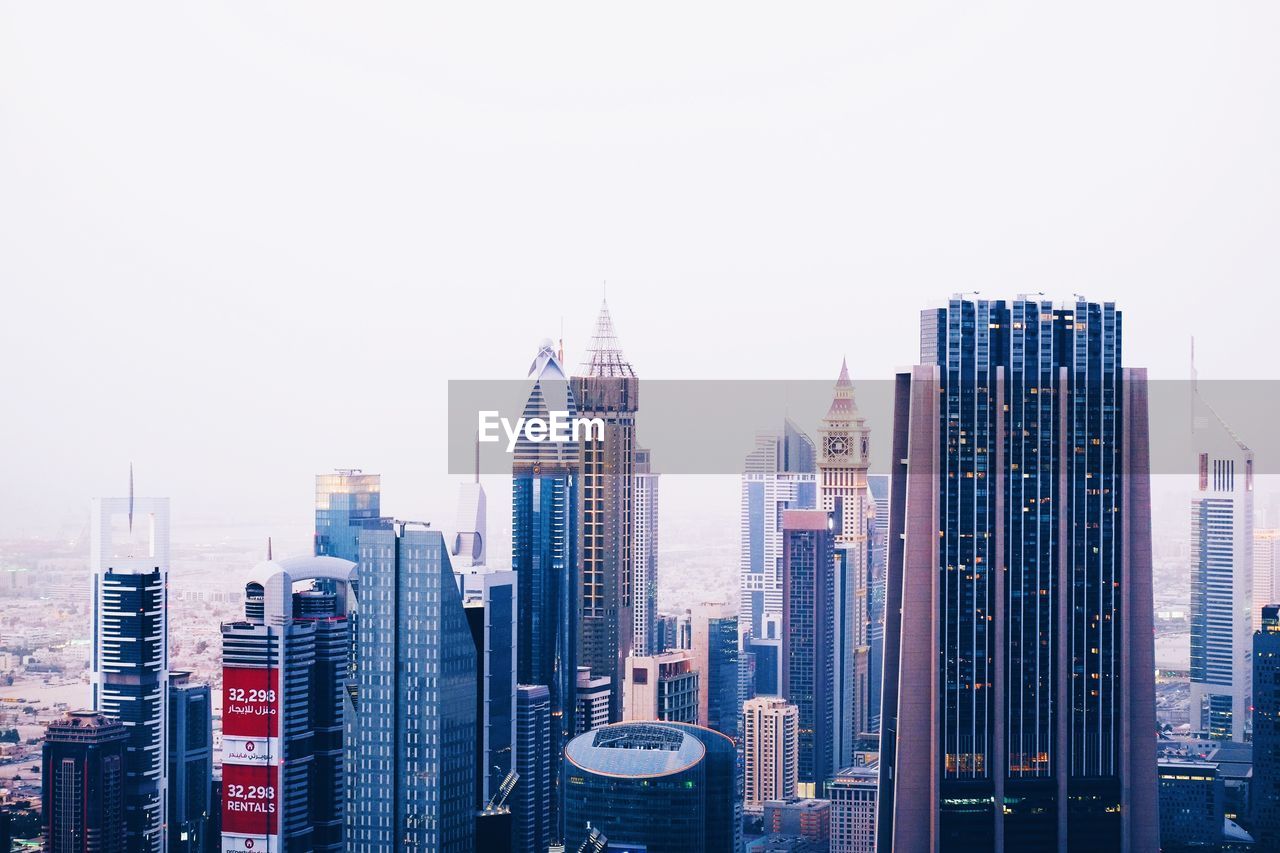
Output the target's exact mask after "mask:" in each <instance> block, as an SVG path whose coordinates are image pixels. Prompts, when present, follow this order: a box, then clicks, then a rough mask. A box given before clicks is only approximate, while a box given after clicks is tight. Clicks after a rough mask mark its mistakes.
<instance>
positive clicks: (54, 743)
mask: <svg viewBox="0 0 1280 853" xmlns="http://www.w3.org/2000/svg"><path fill="white" fill-rule="evenodd" d="M128 742H129V732H128V730H126V729H125V727H124V726H123V725H121V723H120V721H119V720H115V719H112V718H111V717H105V716H103V715H101V714H99V713H97V712H96V711H70V712H68V713H67V714H66V715H65V716H63V717H62V719H60V720H54V721H53V722H51V723H50V724H49V726H48V728H47V729H46V731H45V740H44V747H43V756H42V769H43V772H42V774H41V776H42V779H41V784H42V796H41V808H42V813H41V820H42V823H43V828H44V842H45V846H44V848H43V849H44V850H47V851H50V853H126V851H132V850H133V849H134V848H132V847H129V846H128V839H127V837H126V827H125V798H126V785H127V769H126V764H127V759H126V757H125V749H126V748H127V744H128Z"/></svg>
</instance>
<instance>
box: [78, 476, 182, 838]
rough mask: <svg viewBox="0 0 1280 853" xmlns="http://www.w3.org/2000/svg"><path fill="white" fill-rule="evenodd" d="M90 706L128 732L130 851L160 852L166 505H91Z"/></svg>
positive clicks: (139, 501)
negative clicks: (116, 721) (92, 705)
mask: <svg viewBox="0 0 1280 853" xmlns="http://www.w3.org/2000/svg"><path fill="white" fill-rule="evenodd" d="M90 541H91V543H92V546H91V547H92V552H91V554H90V564H91V568H92V572H93V661H92V669H91V683H92V685H93V704H94V708H96V709H97V710H98V711H101V712H102V713H103V714H105V715H107V716H109V717H114V718H115V719H117V720H119V721H120V722H121V724H122V725H123V726H124V727H125V730H126V731H127V732H128V733H129V744H128V746H127V748H126V749H125V759H126V761H125V765H126V766H125V777H126V779H125V823H126V827H127V831H128V834H129V850H130V851H138V853H144V851H150V853H161V851H163V850H165V826H164V820H165V814H166V808H165V799H166V798H167V796H168V784H169V783H168V778H167V777H168V771H169V766H168V765H169V760H168V757H167V754H166V753H167V750H166V746H167V745H166V742H165V741H166V738H165V729H166V725H165V714H166V710H167V709H166V707H165V691H166V689H167V687H168V683H169V630H168V618H169V600H168V585H169V499H168V498H135V497H134V495H133V472H132V470H130V473H129V496H128V497H127V498H98V499H96V500H94V501H93V515H92V519H91V521H90Z"/></svg>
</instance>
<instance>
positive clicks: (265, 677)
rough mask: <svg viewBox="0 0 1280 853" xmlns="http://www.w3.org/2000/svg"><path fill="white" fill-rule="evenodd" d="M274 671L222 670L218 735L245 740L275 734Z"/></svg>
mask: <svg viewBox="0 0 1280 853" xmlns="http://www.w3.org/2000/svg"><path fill="white" fill-rule="evenodd" d="M279 674H280V671H279V670H277V669H247V668H245V667H233V666H228V667H223V669H222V733H223V734H224V735H234V736H238V737H248V738H273V737H277V736H278V735H279V728H280V697H279V695H278V693H277V688H278V685H277V680H278V677H279Z"/></svg>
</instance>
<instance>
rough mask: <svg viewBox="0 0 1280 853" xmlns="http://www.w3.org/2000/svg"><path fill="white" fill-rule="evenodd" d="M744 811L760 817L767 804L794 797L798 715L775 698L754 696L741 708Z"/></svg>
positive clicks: (786, 704)
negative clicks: (771, 801)
mask: <svg viewBox="0 0 1280 853" xmlns="http://www.w3.org/2000/svg"><path fill="white" fill-rule="evenodd" d="M742 732H743V737H742V743H743V753H742V763H743V788H744V791H743V798H744V799H743V807H744V809H745V810H746V811H747V812H750V813H753V814H760V813H761V812H762V811H763V810H764V804H765V803H766V802H768V801H769V800H788V799H791V798H793V797H795V795H796V791H797V787H796V786H797V784H798V780H799V775H798V771H799V768H800V740H799V738H800V734H799V732H800V712H799V710H798V709H797V708H796V706H795V705H793V704H791V703H790V702H788V701H786V700H785V699H781V698H779V697H777V696H757V697H756V698H754V699H749V700H747V703H746V704H745V705H744V706H743V708H742Z"/></svg>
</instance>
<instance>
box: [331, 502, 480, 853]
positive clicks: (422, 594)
mask: <svg viewBox="0 0 1280 853" xmlns="http://www.w3.org/2000/svg"><path fill="white" fill-rule="evenodd" d="M359 633H360V636H359V638H358V640H357V646H358V657H359V660H360V668H359V671H358V672H357V675H356V678H357V682H358V685H359V696H360V704H359V710H358V711H357V716H358V726H357V727H356V734H355V736H356V748H355V755H356V771H355V791H354V797H353V798H352V805H353V807H352V813H351V814H349V815H348V825H349V832H350V839H349V842H348V848H347V849H348V850H349V851H351V853H375V851H382V850H390V849H393V848H399V849H411V850H412V849H424V850H437V851H440V853H470V851H471V849H472V846H473V844H474V815H475V785H476V779H475V772H476V768H475V749H476V705H475V702H476V650H475V645H474V643H473V642H472V640H471V631H470V629H469V628H468V626H467V617H466V613H465V611H464V609H463V606H462V595H461V593H459V592H458V587H457V584H456V583H455V581H454V578H453V571H452V569H451V567H450V564H449V555H448V549H447V548H446V547H445V542H444V536H442V535H441V534H440V532H439V531H436V530H432V529H431V528H430V527H429V526H428V525H426V524H422V523H418V522H406V521H396V522H393V523H392V524H391V526H390V528H389V529H373V530H362V531H361V532H360V632H359Z"/></svg>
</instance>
